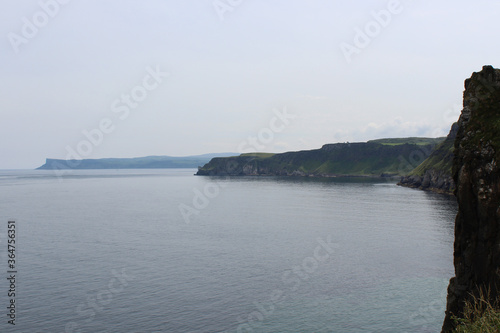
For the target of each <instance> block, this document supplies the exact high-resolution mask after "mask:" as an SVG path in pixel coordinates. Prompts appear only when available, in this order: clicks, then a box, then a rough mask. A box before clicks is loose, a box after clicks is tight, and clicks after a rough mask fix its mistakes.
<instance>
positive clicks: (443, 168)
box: [398, 123, 458, 194]
mask: <svg viewBox="0 0 500 333" xmlns="http://www.w3.org/2000/svg"><path fill="white" fill-rule="evenodd" d="M457 132H458V123H454V124H453V126H451V129H450V133H449V134H448V136H447V137H446V139H445V140H444V142H443V143H441V144H439V145H438V146H437V147H436V148H435V149H434V150H433V151H432V152H431V154H430V155H429V157H427V158H426V159H425V161H423V162H422V164H420V165H419V166H418V167H416V168H415V169H414V170H413V171H412V172H411V173H410V174H408V175H407V176H403V177H401V180H400V181H399V183H398V185H400V186H405V187H413V188H418V189H421V190H426V191H433V192H438V193H446V194H453V191H454V190H455V181H454V180H453V176H452V164H453V150H454V142H455V138H456V136H457Z"/></svg>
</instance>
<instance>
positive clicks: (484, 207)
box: [442, 66, 500, 333]
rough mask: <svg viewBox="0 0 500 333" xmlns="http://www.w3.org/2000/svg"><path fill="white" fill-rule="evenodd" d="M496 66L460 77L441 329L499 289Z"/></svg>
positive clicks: (499, 73)
mask: <svg viewBox="0 0 500 333" xmlns="http://www.w3.org/2000/svg"><path fill="white" fill-rule="evenodd" d="M499 131H500V70H498V69H494V68H493V67H491V66H485V67H483V70H482V71H481V72H478V73H473V74H472V77H471V78H470V79H467V80H466V81H465V92H464V105H463V110H462V114H461V116H460V119H459V122H458V132H457V137H456V139H455V151H454V153H455V157H454V160H453V179H454V181H455V183H456V184H457V188H456V190H455V195H456V197H457V200H458V214H457V217H456V220H455V245H454V265H455V277H453V278H452V279H451V280H450V284H449V286H448V298H447V308H446V318H445V321H444V324H443V330H442V332H443V333H445V332H446V333H447V332H451V331H452V330H453V328H454V322H453V319H452V316H457V317H462V316H463V310H464V304H465V302H466V301H470V300H471V299H472V297H473V296H477V295H478V294H479V293H480V291H483V292H488V291H489V294H488V297H489V300H490V301H493V300H495V299H496V297H497V296H498V295H499V291H500V170H499V156H500V135H499V134H500V132H499Z"/></svg>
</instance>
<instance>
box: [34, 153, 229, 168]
mask: <svg viewBox="0 0 500 333" xmlns="http://www.w3.org/2000/svg"><path fill="white" fill-rule="evenodd" d="M234 155H237V154H235V153H220V154H204V155H194V156H185V157H172V156H147V157H136V158H101V159H83V160H59V159H51V158H48V159H47V160H46V162H45V164H44V165H42V166H40V167H38V168H37V170H61V169H164V168H197V167H199V166H200V165H204V164H205V163H208V161H210V160H211V159H212V158H213V157H215V156H234Z"/></svg>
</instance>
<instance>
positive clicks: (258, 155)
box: [241, 153, 276, 158]
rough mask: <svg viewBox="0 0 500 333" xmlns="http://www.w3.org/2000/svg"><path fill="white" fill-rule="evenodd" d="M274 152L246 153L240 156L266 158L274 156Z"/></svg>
mask: <svg viewBox="0 0 500 333" xmlns="http://www.w3.org/2000/svg"><path fill="white" fill-rule="evenodd" d="M274 155H276V154H274V153H246V154H241V156H251V157H258V158H268V157H271V156H274Z"/></svg>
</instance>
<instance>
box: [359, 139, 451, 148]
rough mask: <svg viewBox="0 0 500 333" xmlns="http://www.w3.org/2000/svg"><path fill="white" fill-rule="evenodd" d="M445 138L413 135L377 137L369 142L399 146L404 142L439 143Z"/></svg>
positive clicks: (422, 144)
mask: <svg viewBox="0 0 500 333" xmlns="http://www.w3.org/2000/svg"><path fill="white" fill-rule="evenodd" d="M445 139H446V138H445V137H442V138H417V137H411V138H396V139H377V140H370V141H368V142H375V143H381V144H383V145H387V146H399V145H404V144H410V145H418V146H424V145H437V144H440V143H441V142H443V141H444V140H445Z"/></svg>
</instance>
